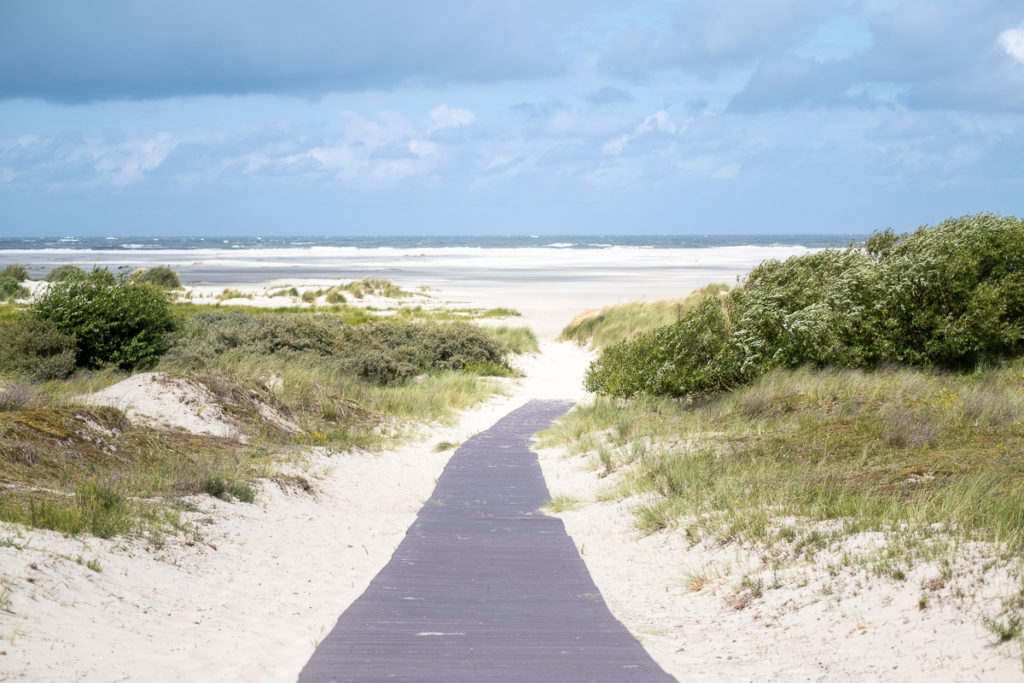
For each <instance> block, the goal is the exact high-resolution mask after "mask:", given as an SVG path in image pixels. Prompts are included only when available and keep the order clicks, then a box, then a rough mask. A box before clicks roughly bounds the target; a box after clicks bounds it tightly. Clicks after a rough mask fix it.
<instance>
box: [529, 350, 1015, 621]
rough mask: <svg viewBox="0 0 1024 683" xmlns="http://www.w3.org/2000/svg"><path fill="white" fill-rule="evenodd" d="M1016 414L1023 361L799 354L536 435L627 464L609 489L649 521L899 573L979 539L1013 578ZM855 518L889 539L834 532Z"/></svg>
mask: <svg viewBox="0 0 1024 683" xmlns="http://www.w3.org/2000/svg"><path fill="white" fill-rule="evenodd" d="M1022 420H1024V360H1017V361H1013V362H1007V363H1004V364H1001V365H999V366H997V367H994V368H987V369H984V370H978V371H975V372H972V373H969V374H955V373H946V372H938V371H926V370H920V369H900V368H884V369H880V370H877V371H873V372H868V371H862V370H811V369H797V370H778V371H773V372H771V373H769V374H767V375H766V376H764V377H762V378H760V379H759V380H756V381H755V382H753V383H752V384H750V385H749V386H746V387H744V388H741V389H738V390H735V391H733V392H729V393H725V394H719V395H717V396H714V397H706V398H703V399H699V400H693V401H682V400H678V399H671V398H656V397H643V398H635V399H628V400H623V399H614V398H607V397H599V398H597V400H595V401H594V402H593V403H592V404H590V405H586V406H581V407H579V408H577V409H575V410H574V411H573V412H571V413H569V415H568V416H566V417H565V418H564V419H563V420H561V421H560V422H559V423H558V424H557V425H556V426H554V427H552V428H551V429H549V430H547V431H546V432H544V433H543V434H542V443H543V444H544V445H549V446H550V445H559V444H561V445H564V446H565V447H567V448H568V449H569V450H570V451H572V452H575V453H586V454H588V455H589V456H590V457H593V458H600V459H601V460H602V461H607V462H606V466H608V467H609V469H620V470H622V475H621V477H620V478H619V479H618V481H617V483H616V484H615V485H614V487H613V488H611V489H610V490H607V491H606V492H605V495H606V496H608V497H610V498H625V497H630V496H634V495H639V497H638V498H637V499H636V500H637V501H640V502H638V503H637V504H636V505H635V507H634V514H635V523H636V525H637V527H638V528H639V529H641V530H643V531H645V532H655V531H657V530H660V529H666V528H670V529H679V530H681V531H682V532H684V533H685V534H686V535H687V537H688V538H690V539H691V541H692V542H694V543H696V542H700V541H704V542H706V543H709V544H712V545H714V544H728V543H733V542H735V543H740V544H745V545H746V546H747V547H755V548H762V549H763V551H758V552H760V553H761V554H762V555H763V556H764V557H770V558H777V559H776V560H772V562H773V563H774V562H791V561H794V560H796V559H798V558H803V559H805V560H808V561H814V559H815V557H816V555H817V554H818V553H823V552H824V553H828V554H829V556H831V557H834V558H838V559H836V560H833V561H835V562H838V563H839V565H843V566H859V567H861V568H865V569H867V570H868V571H870V572H873V573H876V574H878V575H882V576H886V577H888V578H890V579H893V580H897V581H902V580H905V579H906V577H907V575H908V574H909V573H910V571H911V570H912V568H913V567H915V566H917V565H919V564H920V563H922V562H936V563H938V564H939V565H940V566H946V565H949V564H952V563H953V562H954V560H955V559H956V558H957V557H959V556H960V555H961V554H962V553H963V552H966V551H965V548H967V547H968V546H971V547H977V546H974V545H973V544H977V543H981V544H983V545H984V546H985V547H986V548H988V549H989V550H988V551H986V552H989V553H991V554H992V556H993V557H995V558H996V559H997V560H998V561H999V562H1001V563H1003V566H1007V567H1009V571H1010V572H1011V574H1012V573H1016V575H1017V576H1018V577H1021V576H1024V566H1021V564H1020V558H1021V557H1022V555H1024V425H1022ZM864 532H875V533H876V534H878V535H880V537H881V538H883V539H884V542H880V543H877V544H871V545H869V547H866V548H863V549H861V550H851V549H850V548H848V547H847V546H846V545H845V544H846V542H847V540H848V539H850V538H852V537H853V536H855V535H858V534H861V533H864ZM778 558H781V559H778ZM773 566H775V565H773ZM925 588H927V587H925ZM922 599H923V600H925V601H926V603H927V600H928V599H930V598H929V593H928V591H927V590H925V591H924V593H923V597H922ZM1004 602H1006V605H1009V606H1008V607H1005V609H1004V611H1003V613H1002V614H1000V615H996V616H993V617H992V620H991V629H990V630H993V633H995V632H996V630H997V629H999V628H1002V629H1004V630H1005V629H1011V630H1012V626H1013V623H1016V622H1014V620H1021V623H1024V601H1018V602H1013V601H1012V600H1010V601H1008V602H1007V601H1004ZM922 609H923V608H922ZM1007 632H1009V631H1007ZM1012 637H1013V638H1017V639H1019V636H1017V635H1013V636H1012Z"/></svg>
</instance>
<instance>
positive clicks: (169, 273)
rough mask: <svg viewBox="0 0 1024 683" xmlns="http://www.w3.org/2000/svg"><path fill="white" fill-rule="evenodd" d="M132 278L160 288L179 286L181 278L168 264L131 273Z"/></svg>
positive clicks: (176, 287) (178, 287) (177, 287)
mask: <svg viewBox="0 0 1024 683" xmlns="http://www.w3.org/2000/svg"><path fill="white" fill-rule="evenodd" d="M132 280H133V281H135V282H148V283H149V284H151V285H156V286H157V287H160V288H161V289H180V288H181V278H180V277H178V273H177V271H175V270H174V269H172V268H171V267H170V266H156V267H155V268H150V269H149V270H144V271H142V272H140V273H137V274H135V275H133V276H132Z"/></svg>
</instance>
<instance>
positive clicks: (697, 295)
mask: <svg viewBox="0 0 1024 683" xmlns="http://www.w3.org/2000/svg"><path fill="white" fill-rule="evenodd" d="M728 290H729V286H728V285H724V284H719V285H707V286H706V287H703V288H702V289H699V290H697V291H696V292H693V293H692V294H690V295H688V296H686V297H684V298H682V299H675V300H670V301H651V302H646V303H641V302H634V303H629V304H620V305H618V306H610V307H608V308H605V309H602V310H601V311H587V312H585V313H582V314H580V315H579V316H577V317H576V319H575V320H573V321H572V322H571V323H569V325H568V326H567V327H566V328H565V329H564V330H562V334H561V335H560V336H559V341H573V342H576V343H577V344H579V345H580V346H586V345H588V344H589V345H592V346H593V347H595V348H598V349H603V348H606V347H608V346H611V345H613V344H616V343H618V342H621V341H624V340H626V339H630V338H632V337H635V336H636V335H638V334H640V333H642V332H649V331H651V330H654V329H657V328H659V327H664V326H666V325H670V324H671V323H673V322H675V321H676V320H677V319H678V318H679V317H680V316H681V315H683V314H684V313H686V312H688V311H691V310H692V309H693V308H694V307H695V306H697V304H699V303H700V302H702V301H703V300H704V299H706V298H709V297H714V296H718V295H723V294H725V293H726V292H727V291H728Z"/></svg>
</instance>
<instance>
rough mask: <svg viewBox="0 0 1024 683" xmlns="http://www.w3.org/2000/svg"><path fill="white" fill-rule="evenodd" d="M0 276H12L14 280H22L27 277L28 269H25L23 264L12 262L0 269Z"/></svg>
mask: <svg viewBox="0 0 1024 683" xmlns="http://www.w3.org/2000/svg"><path fill="white" fill-rule="evenodd" d="M0 277H9V278H14V281H15V282H24V281H25V280H27V279H28V271H27V270H25V266H23V265H21V264H19V263H12V264H11V265H9V266H7V267H6V268H4V269H3V270H2V271H0Z"/></svg>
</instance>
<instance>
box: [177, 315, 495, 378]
mask: <svg viewBox="0 0 1024 683" xmlns="http://www.w3.org/2000/svg"><path fill="white" fill-rule="evenodd" d="M506 353H507V349H506V347H505V346H504V345H503V344H502V343H501V342H499V341H497V340H496V339H493V338H492V337H490V336H489V335H488V334H487V333H486V332H485V331H483V330H482V329H480V328H478V327H476V326H474V325H469V324H467V323H453V324H437V323H405V322H392V321H387V322H374V323H367V324H364V325H348V324H346V323H344V322H342V321H341V320H340V319H339V318H337V317H335V316H332V315H318V314H313V315H310V314H295V313H281V314H264V315H260V316H250V315H245V314H243V313H240V312H237V311H233V312H231V313H221V312H210V311H203V312H200V313H197V314H196V315H195V316H193V317H192V318H191V319H190V320H189V321H188V322H187V323H186V324H185V326H184V328H183V329H182V331H181V333H180V335H179V338H178V340H177V341H176V342H175V344H174V347H173V348H172V349H171V350H170V351H169V353H168V355H167V358H166V359H165V364H166V365H167V366H168V367H171V368H175V369H188V370H203V369H207V368H209V367H211V366H214V365H215V364H216V363H217V362H218V359H219V358H221V357H222V356H224V355H225V354H233V355H236V356H237V355H246V356H274V355H281V356H282V357H287V356H289V355H298V356H306V357H308V356H313V357H315V358H317V359H319V360H318V362H319V363H321V364H323V365H324V366H325V367H326V366H327V365H328V364H332V365H334V366H335V367H336V368H338V369H340V370H341V371H343V372H344V373H346V374H351V375H355V376H357V377H360V378H362V379H364V380H367V381H370V382H374V383H377V384H391V383H394V382H399V381H402V380H405V379H407V378H409V377H412V376H414V375H416V374H418V373H422V372H428V371H431V370H461V369H464V368H465V367H466V366H468V365H471V364H474V363H487V362H490V363H495V364H498V365H504V364H505V356H506Z"/></svg>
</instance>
